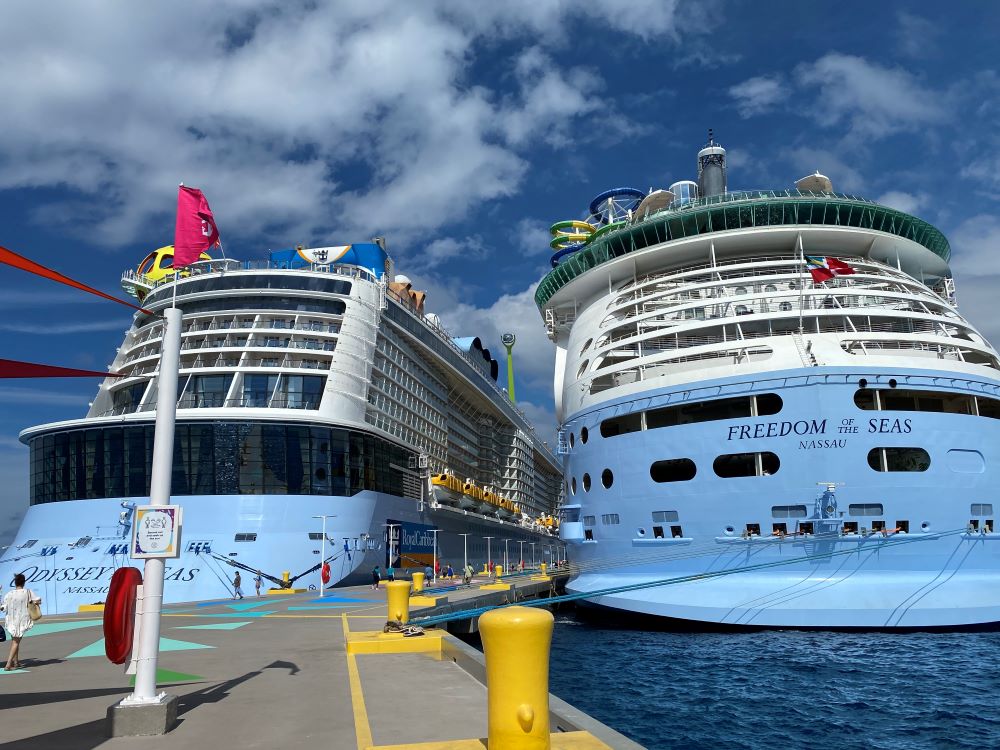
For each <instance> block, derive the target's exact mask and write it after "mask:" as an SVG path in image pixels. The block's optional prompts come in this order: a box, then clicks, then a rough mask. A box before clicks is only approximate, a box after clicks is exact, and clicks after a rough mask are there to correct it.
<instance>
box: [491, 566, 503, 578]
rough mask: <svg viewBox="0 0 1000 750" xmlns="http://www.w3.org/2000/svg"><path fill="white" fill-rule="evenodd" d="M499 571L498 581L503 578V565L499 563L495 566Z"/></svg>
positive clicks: (497, 571)
mask: <svg viewBox="0 0 1000 750" xmlns="http://www.w3.org/2000/svg"><path fill="white" fill-rule="evenodd" d="M493 570H495V571H496V573H497V581H498V582H499V581H500V579H501V578H503V565H497V566H495V567H494V568H493Z"/></svg>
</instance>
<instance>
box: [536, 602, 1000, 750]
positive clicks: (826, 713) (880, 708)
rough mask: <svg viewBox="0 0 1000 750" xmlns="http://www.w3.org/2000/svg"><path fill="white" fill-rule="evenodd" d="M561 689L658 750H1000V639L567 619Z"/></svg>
mask: <svg viewBox="0 0 1000 750" xmlns="http://www.w3.org/2000/svg"><path fill="white" fill-rule="evenodd" d="M550 686H551V687H550V689H551V691H552V692H553V693H555V694H556V695H558V696H560V697H561V698H564V699H566V700H568V701H569V702H570V703H572V704H573V705H575V706H577V707H578V708H580V709H583V710H584V711H586V712H587V713H589V714H590V715H591V716H594V717H595V718H597V719H599V720H600V721H602V722H604V723H605V724H608V725H609V726H611V727H614V728H615V729H617V730H618V731H620V732H622V733H623V734H625V735H626V736H628V737H631V738H632V739H634V740H636V741H637V742H639V743H641V744H643V745H645V746H646V747H648V748H686V749H687V748H690V749H694V748H706V749H708V748H711V749H712V750H718V749H719V748H726V749H727V750H736V749H745V750H763V749H764V748H768V749H769V750H770V749H771V748H782V749H786V748H787V749H792V748H809V749H810V750H825V749H826V748H830V750H855V749H856V750H871V749H873V748H874V749H876V750H881V749H883V748H885V749H886V750H889V749H891V750H916V749H917V748H919V749H920V750H925V749H927V748H934V749H937V748H969V749H970V750H972V749H975V750H980V749H983V748H1000V633H943V634H942V633H916V634H891V633H820V632H797V631H761V632H755V633H673V632H651V631H645V630H635V629H620V628H610V627H607V626H605V625H602V624H601V623H600V622H595V621H592V620H590V619H589V618H587V619H581V618H580V617H579V616H577V615H575V614H566V613H556V627H555V631H554V633H553V639H552V655H551V666H550Z"/></svg>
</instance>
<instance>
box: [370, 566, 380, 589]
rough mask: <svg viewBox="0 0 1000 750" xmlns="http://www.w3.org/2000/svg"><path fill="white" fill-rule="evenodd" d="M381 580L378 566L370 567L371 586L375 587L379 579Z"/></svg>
mask: <svg viewBox="0 0 1000 750" xmlns="http://www.w3.org/2000/svg"><path fill="white" fill-rule="evenodd" d="M381 580H382V574H381V572H380V569H379V566H378V565H376V566H375V567H374V568H372V588H373V589H377V588H378V583H379V581H381Z"/></svg>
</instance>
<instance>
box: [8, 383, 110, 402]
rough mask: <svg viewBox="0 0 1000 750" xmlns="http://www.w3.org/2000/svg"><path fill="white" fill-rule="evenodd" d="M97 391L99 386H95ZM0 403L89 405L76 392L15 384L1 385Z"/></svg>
mask: <svg viewBox="0 0 1000 750" xmlns="http://www.w3.org/2000/svg"><path fill="white" fill-rule="evenodd" d="M94 391H95V393H96V391H97V388H96V386H95V388H94ZM0 403H16V404H32V403H33V404H50V405H56V406H61V405H67V406H82V407H86V406H87V399H86V398H85V397H84V396H81V395H79V394H76V393H64V392H62V391H58V390H56V389H55V388H53V389H52V390H48V389H45V388H17V387H14V386H0Z"/></svg>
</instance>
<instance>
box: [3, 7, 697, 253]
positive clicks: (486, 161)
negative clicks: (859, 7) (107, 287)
mask: <svg viewBox="0 0 1000 750" xmlns="http://www.w3.org/2000/svg"><path fill="white" fill-rule="evenodd" d="M640 6H641V7H639V8H636V7H634V6H633V7H632V9H631V10H630V12H628V13H621V12H620V11H618V10H615V9H613V8H611V7H609V6H608V5H607V3H601V2H597V1H596V0H587V1H585V2H568V0H567V1H565V2H554V3H538V2H528V1H527V0H522V1H519V2H513V4H512V5H508V4H500V5H497V6H493V7H491V6H489V5H488V4H487V5H482V4H474V5H465V4H447V3H436V4H435V3H416V4H412V3H411V4H404V5H399V4H396V3H390V2H388V0H371V1H370V2H366V3H351V2H347V1H346V0H327V1H325V2H324V1H321V2H292V3H277V2H267V1H266V0H261V1H260V2H249V1H248V0H219V2H215V3H211V4H209V5H204V4H198V3H194V2H193V0H181V1H180V2H178V3H174V4H171V5H169V6H166V5H163V6H160V5H148V4H147V5H129V6H124V7H119V6H114V5H101V4H98V5H92V6H87V7H84V6H81V5H79V4H77V3H73V2H69V1H68V0H64V1H63V2H53V3H25V4H19V5H16V6H12V7H11V8H10V9H9V12H7V13H6V14H5V19H4V24H3V25H2V26H0V44H2V46H3V48H4V51H5V58H6V61H7V62H6V63H5V66H6V67H5V74H4V76H3V77H2V78H0V99H2V101H4V111H5V117H4V128H3V129H2V130H0V190H4V189H18V188H49V187H60V188H64V189H68V190H70V191H71V193H72V199H70V200H60V201H59V202H58V203H49V204H43V205H40V206H39V207H38V208H37V209H36V210H35V211H34V218H35V219H36V220H37V221H39V222H44V223H45V224H47V225H48V226H49V227H51V228H54V229H56V230H62V231H65V232H74V233H77V234H79V235H85V236H86V237H87V238H88V239H90V240H92V241H95V242H100V243H105V244H109V245H112V246H117V245H122V244H125V243H128V242H130V241H134V240H136V239H137V238H138V237H145V235H147V234H148V232H149V231H150V229H151V228H154V227H155V228H158V229H159V231H160V232H161V233H162V234H164V235H169V232H170V229H171V213H172V207H173V196H174V191H175V189H176V185H177V183H179V182H182V181H183V182H185V183H187V184H192V185H198V186H199V187H201V188H203V189H204V190H205V191H206V193H207V194H208V196H209V197H210V199H211V201H212V205H213V208H214V209H215V213H216V216H217V217H218V219H219V223H220V228H221V229H222V232H223V235H224V236H228V237H235V238H236V239H237V240H240V239H244V240H247V239H251V238H252V240H253V241H254V243H255V244H256V243H260V242H264V241H267V240H268V239H269V238H276V239H280V240H281V241H288V238H289V237H294V238H296V240H297V241H305V242H312V241H324V240H336V239H338V238H342V237H343V236H350V235H354V234H357V233H364V234H367V233H371V232H381V233H388V234H391V235H392V236H393V237H394V239H396V240H397V242H399V243H401V244H404V245H405V241H406V240H407V239H408V238H415V237H419V236H422V235H423V234H424V233H426V232H427V231H428V230H431V229H435V228H438V227H441V226H443V225H445V224H447V223H449V222H455V221H458V220H461V219H462V218H463V217H465V216H467V215H468V213H469V212H470V211H471V210H473V209H475V208H476V207H478V205H479V204H481V203H483V202H486V201H490V200H495V199H502V198H504V197H507V196H510V195H512V194H514V192H515V191H516V190H517V188H518V186H519V184H520V181H521V179H522V177H523V175H524V173H525V169H526V164H525V161H524V159H523V151H524V150H525V149H526V148H527V147H528V146H529V145H534V144H537V143H538V142H545V143H548V144H549V145H550V146H552V147H561V146H563V145H565V144H567V143H568V142H569V139H570V136H571V131H572V127H573V123H574V121H575V120H576V119H577V118H581V117H586V116H588V115H590V114H592V113H593V112H594V111H595V109H596V107H597V106H598V104H599V103H600V104H601V105H602V106H604V107H609V108H611V109H613V107H610V106H609V105H610V104H611V102H610V101H609V100H608V99H607V98H605V99H604V100H603V101H602V102H599V101H598V97H597V96H596V94H598V93H601V94H603V93H604V92H603V91H602V87H603V81H602V79H601V78H600V76H599V75H598V74H597V73H596V72H594V71H593V70H590V69H585V68H572V67H571V68H560V67H559V66H558V65H556V64H555V63H554V62H553V61H552V59H551V58H549V57H548V56H547V55H546V53H544V52H542V50H541V47H540V46H538V43H540V42H541V41H543V40H544V41H545V42H547V43H548V42H550V41H551V40H553V39H555V40H556V43H557V44H558V38H559V37H560V34H561V32H562V30H563V29H565V28H567V25H568V21H569V20H570V19H578V20H582V21H595V20H596V21H600V22H602V23H604V24H606V25H607V26H609V27H611V28H615V29H618V30H620V31H623V32H626V33H628V34H632V35H634V36H635V37H637V38H642V39H650V38H652V37H654V36H655V37H659V38H662V39H665V40H666V41H667V42H668V43H669V42H671V41H676V39H677V38H678V31H677V29H678V28H681V26H680V24H681V21H682V20H683V28H684V29H685V32H686V33H699V30H701V29H705V28H707V27H708V26H709V25H710V23H711V21H710V19H705V17H704V14H703V13H702V12H701V11H697V12H695V11H685V10H683V9H681V8H680V6H679V4H678V3H677V2H659V1H657V0H642V2H640ZM685 14H688V15H689V16H690V18H688V17H687V16H685ZM192 19H197V20H196V22H193V21H192ZM26 30H30V33H25V32H26ZM498 38H499V39H505V38H518V39H522V38H523V40H524V42H525V43H523V44H521V45H520V46H519V48H518V49H519V51H518V52H514V53H508V54H512V55H513V57H512V58H511V59H510V60H509V61H508V63H509V65H508V67H509V69H510V70H511V71H512V74H511V75H513V77H514V79H515V84H516V85H515V86H514V88H513V89H511V92H512V93H510V94H509V95H506V96H501V95H499V94H498V92H497V91H495V90H491V89H489V88H487V87H484V86H483V85H476V84H474V83H471V82H470V81H469V80H468V71H469V69H470V67H471V66H472V65H473V64H474V63H475V62H476V61H477V60H478V59H480V58H481V57H482V56H484V55H489V54H495V53H496V50H497V49H498V46H497V43H496V40H497V39H498ZM621 126H622V127H624V128H626V129H627V127H628V123H624V124H622V125H621Z"/></svg>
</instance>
